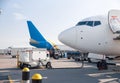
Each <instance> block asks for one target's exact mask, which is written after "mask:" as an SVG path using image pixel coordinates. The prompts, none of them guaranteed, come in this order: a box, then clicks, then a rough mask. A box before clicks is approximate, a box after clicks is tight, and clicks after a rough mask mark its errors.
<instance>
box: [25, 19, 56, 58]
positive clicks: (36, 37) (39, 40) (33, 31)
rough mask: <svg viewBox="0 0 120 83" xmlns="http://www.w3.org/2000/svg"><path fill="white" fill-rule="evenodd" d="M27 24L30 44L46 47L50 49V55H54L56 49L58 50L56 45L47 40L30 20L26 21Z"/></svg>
mask: <svg viewBox="0 0 120 83" xmlns="http://www.w3.org/2000/svg"><path fill="white" fill-rule="evenodd" d="M27 25H28V29H29V33H30V37H31V39H30V45H32V46H35V47H37V48H46V49H47V50H49V51H50V54H51V56H54V54H55V52H56V50H58V47H57V45H56V44H54V43H53V42H49V41H47V40H46V39H45V38H44V37H43V36H42V34H41V33H40V32H39V31H38V30H37V28H36V27H35V26H34V25H33V23H32V22H31V21H27ZM55 58H56V57H55Z"/></svg>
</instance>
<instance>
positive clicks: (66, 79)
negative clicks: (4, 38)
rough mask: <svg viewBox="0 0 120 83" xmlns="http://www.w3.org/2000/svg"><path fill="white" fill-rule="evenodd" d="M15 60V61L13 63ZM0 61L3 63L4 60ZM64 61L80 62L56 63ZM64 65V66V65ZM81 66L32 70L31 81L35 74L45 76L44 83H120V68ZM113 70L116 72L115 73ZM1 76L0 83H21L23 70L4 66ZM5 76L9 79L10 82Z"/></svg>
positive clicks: (0, 72)
mask: <svg viewBox="0 0 120 83" xmlns="http://www.w3.org/2000/svg"><path fill="white" fill-rule="evenodd" d="M8 59H11V58H8ZM14 60H15V59H13V60H12V61H14ZM0 61H2V59H1V60H0ZM7 61H8V60H7ZM62 61H63V62H68V64H69V65H71V64H70V63H71V62H72V63H77V65H78V62H73V60H71V59H70V60H67V59H66V60H65V59H61V60H58V61H54V62H56V64H57V62H59V63H60V62H62ZM2 62H3V61H2ZM69 62H70V63H69ZM10 64H11V63H10ZM13 64H16V63H13ZM13 64H12V65H13ZM54 64H55V63H54ZM1 65H2V64H1ZM62 65H64V64H63V63H62ZM74 65H75V64H74ZM80 65H81V63H79V65H78V67H66V68H65V67H63V66H62V67H61V68H58V66H57V68H54V69H30V79H31V77H32V76H33V75H34V74H35V73H38V74H41V75H42V76H43V80H42V81H43V82H42V83H120V71H119V67H115V66H109V69H108V70H98V69H97V67H96V64H92V63H87V62H85V65H84V67H83V68H81V67H80ZM71 66H72V65H71ZM54 67H55V65H54ZM113 69H114V70H115V71H113ZM0 76H1V79H0V83H20V82H21V80H22V70H21V69H19V68H16V67H15V66H14V65H13V66H12V67H11V66H9V67H8V66H7V67H3V66H2V68H0ZM5 76H8V77H9V81H8V80H7V78H6V77H5ZM2 78H3V79H2Z"/></svg>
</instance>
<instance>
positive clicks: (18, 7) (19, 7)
mask: <svg viewBox="0 0 120 83" xmlns="http://www.w3.org/2000/svg"><path fill="white" fill-rule="evenodd" d="M13 7H14V8H16V9H21V8H22V7H21V6H20V5H19V4H17V3H14V4H13Z"/></svg>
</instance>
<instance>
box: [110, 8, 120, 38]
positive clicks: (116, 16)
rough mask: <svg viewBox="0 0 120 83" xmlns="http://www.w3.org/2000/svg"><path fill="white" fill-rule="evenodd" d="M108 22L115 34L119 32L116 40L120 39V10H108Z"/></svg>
mask: <svg viewBox="0 0 120 83" xmlns="http://www.w3.org/2000/svg"><path fill="white" fill-rule="evenodd" d="M108 24H109V26H110V28H111V31H112V32H113V34H118V36H117V37H116V38H114V40H120V10H111V11H109V12H108Z"/></svg>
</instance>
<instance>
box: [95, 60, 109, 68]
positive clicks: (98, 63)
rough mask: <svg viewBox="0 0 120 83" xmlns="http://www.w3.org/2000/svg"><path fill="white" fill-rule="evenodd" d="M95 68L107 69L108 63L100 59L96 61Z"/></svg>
mask: <svg viewBox="0 0 120 83" xmlns="http://www.w3.org/2000/svg"><path fill="white" fill-rule="evenodd" d="M97 68H98V70H107V69H108V65H107V63H106V61H105V60H101V61H99V62H97Z"/></svg>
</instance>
